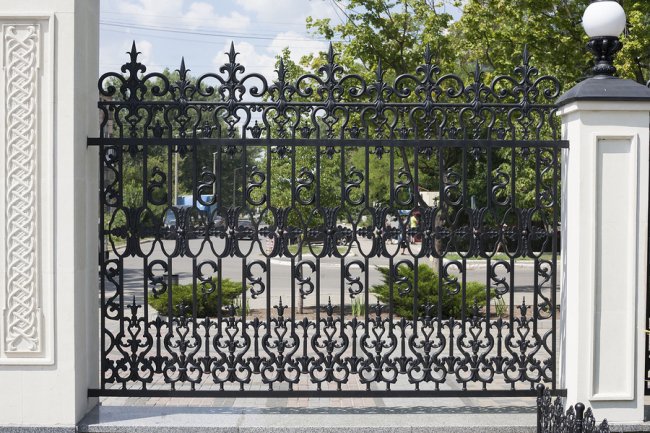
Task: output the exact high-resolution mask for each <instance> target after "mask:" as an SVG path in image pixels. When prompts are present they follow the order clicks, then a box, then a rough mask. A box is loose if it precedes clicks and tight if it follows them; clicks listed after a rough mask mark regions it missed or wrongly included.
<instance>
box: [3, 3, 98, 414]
mask: <svg viewBox="0 0 650 433" xmlns="http://www.w3.org/2000/svg"><path fill="white" fill-rule="evenodd" d="M0 32H2V40H0V54H1V55H2V65H3V70H2V74H0V88H1V89H2V90H0V92H2V95H3V100H4V101H5V104H3V105H2V106H0V110H2V111H1V112H0V130H1V134H0V147H1V150H2V152H0V153H1V156H0V162H1V163H0V166H1V167H0V191H2V199H0V206H2V211H1V212H0V215H1V216H0V219H2V221H0V222H1V223H2V224H0V226H2V227H6V228H7V229H6V230H4V231H3V232H2V233H1V234H0V242H1V243H2V245H1V246H0V251H2V252H1V253H0V305H1V308H2V319H3V320H2V324H0V384H2V386H1V387H0V408H2V409H1V410H0V426H7V425H47V426H70V427H72V426H74V425H75V423H76V422H77V421H78V420H79V419H80V418H81V417H82V416H83V415H84V414H85V413H86V411H87V409H88V407H89V406H91V405H93V404H94V402H93V401H91V400H89V399H88V398H87V397H86V395H87V389H88V388H89V387H95V386H97V381H98V371H99V370H98V355H97V352H98V350H97V349H98V343H97V341H98V332H99V330H98V325H97V313H98V296H97V293H98V291H97V284H98V283H97V234H96V229H97V218H98V206H97V176H98V174H97V172H98V160H97V152H96V150H94V149H87V147H86V138H87V137H88V136H89V135H96V134H97V129H98V125H97V108H96V100H97V87H96V81H97V77H98V49H99V46H98V41H99V1H97V0H83V1H81V0H76V1H75V0H24V1H19V2H2V4H1V5H0ZM17 84H19V85H17ZM21 89H22V90H21ZM12 191H13V192H12ZM23 264H24V266H23ZM27 265H29V266H27Z"/></svg>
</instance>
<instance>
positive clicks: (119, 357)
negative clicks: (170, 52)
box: [89, 44, 568, 397]
mask: <svg viewBox="0 0 650 433" xmlns="http://www.w3.org/2000/svg"><path fill="white" fill-rule="evenodd" d="M227 56H228V61H227V63H225V64H224V65H223V66H222V67H221V68H219V72H218V73H208V74H204V75H202V76H200V77H198V78H190V75H189V74H188V70H187V69H186V67H185V64H184V62H182V63H181V66H180V69H179V70H177V71H176V72H175V75H174V76H173V77H172V78H169V76H168V75H163V74H160V73H149V74H145V72H146V68H145V67H144V66H143V65H142V64H140V63H139V62H138V60H137V57H138V52H137V49H136V47H135V44H134V46H133V49H132V51H131V53H130V61H129V62H128V63H126V64H125V65H124V66H123V67H122V70H121V72H117V73H107V74H104V75H103V76H102V77H101V78H100V80H99V91H100V93H101V95H102V99H101V101H100V102H99V108H100V110H101V112H102V113H103V123H102V125H101V136H100V137H101V138H97V139H94V138H92V139H89V145H93V146H99V150H100V152H99V153H100V161H99V164H100V175H101V177H102V179H101V191H100V196H99V200H100V204H101V214H102V219H101V223H100V225H99V237H100V240H101V245H102V248H101V253H100V273H101V293H100V299H101V328H102V339H101V387H100V389H95V390H90V394H91V395H106V396H110V395H123V396H135V395H150V396H155V395H159V396H160V395H174V396H187V395H192V396H201V395H206V396H207V395H210V396H225V395H233V394H236V395H248V396H255V395H264V396H287V395H295V396H306V395H327V394H332V393H335V394H337V395H341V396H343V395H348V396H350V395H352V396H360V395H390V396H394V397H398V396H416V395H421V396H434V395H445V396H451V395H464V396H470V395H511V396H512V395H531V396H532V395H535V391H534V385H535V384H537V383H539V382H544V383H549V384H550V387H551V389H553V390H554V391H555V392H561V391H560V390H558V389H557V386H556V356H555V355H556V350H555V348H556V322H557V321H558V314H559V312H558V311H557V310H556V290H557V258H558V251H559V243H560V239H559V237H558V233H559V192H558V185H559V180H560V179H559V178H560V171H559V170H560V155H561V151H562V149H563V148H566V147H567V146H568V145H567V143H566V142H565V141H561V140H559V138H558V136H559V130H558V122H557V120H556V118H555V106H554V104H553V101H554V99H555V98H556V97H557V96H558V95H559V92H560V86H559V83H558V81H557V80H556V79H555V78H553V77H549V76H541V75H540V74H539V73H538V71H537V69H536V68H534V67H532V66H531V65H530V64H529V60H530V56H529V54H528V52H527V51H526V50H524V53H523V56H522V59H523V61H522V64H521V66H519V67H517V68H516V69H515V71H514V74H513V76H496V77H495V78H493V79H492V80H491V81H489V82H486V80H485V78H484V74H483V73H482V72H481V69H480V68H479V66H478V65H476V68H475V72H474V73H473V76H472V74H470V77H469V80H467V81H464V80H463V78H461V77H460V76H457V75H452V74H446V75H445V74H441V72H440V71H439V69H438V67H437V66H436V65H434V64H433V63H432V55H431V53H430V51H429V49H428V48H427V49H426V50H425V51H424V61H423V64H422V66H420V67H418V68H417V70H416V71H414V73H413V74H407V75H401V76H399V77H395V78H393V79H390V80H389V79H388V78H386V74H385V73H384V72H383V71H382V69H381V64H379V65H377V71H376V74H375V78H374V79H373V80H366V79H364V78H363V77H361V76H359V75H354V74H345V72H344V71H343V68H342V67H341V66H340V65H339V64H337V61H336V55H335V54H334V53H333V51H332V49H331V48H330V50H329V53H328V54H327V56H326V62H325V63H324V64H323V66H322V67H321V68H320V69H319V70H318V73H317V74H307V75H303V76H292V75H291V73H290V71H287V70H286V69H285V67H284V65H283V64H282V63H280V64H279V67H278V70H277V78H276V79H275V80H274V81H273V82H269V81H267V80H266V79H265V78H264V77H262V76H261V75H259V74H255V73H252V74H248V75H245V71H244V67H243V66H242V65H241V64H239V63H238V61H237V53H236V52H235V49H234V48H232V49H231V50H230V52H229V53H227Z"/></svg>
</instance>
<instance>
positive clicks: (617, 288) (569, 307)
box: [558, 78, 650, 422]
mask: <svg viewBox="0 0 650 433" xmlns="http://www.w3.org/2000/svg"><path fill="white" fill-rule="evenodd" d="M558 103H559V105H560V109H559V110H558V113H559V115H560V116H562V123H563V135H564V138H565V139H568V140H569V142H570V144H569V146H570V147H569V149H568V150H566V151H565V152H564V154H563V161H562V163H563V170H562V230H563V231H562V244H563V245H562V267H563V278H562V289H561V290H562V293H561V299H562V305H561V319H562V326H561V330H562V331H561V336H560V342H561V346H562V347H561V352H562V354H561V366H560V382H561V386H562V387H565V388H566V389H567V393H568V395H567V397H568V398H567V404H575V403H576V402H583V403H585V405H588V406H589V405H590V406H592V407H593V409H594V413H595V414H596V417H597V418H598V419H602V418H607V419H608V420H609V421H610V422H638V421H642V420H643V400H644V396H643V394H644V368H645V338H644V329H645V326H646V324H645V305H646V291H647V285H646V280H647V240H648V166H649V164H648V158H649V153H648V143H649V140H650V136H649V134H648V129H649V127H648V125H649V124H650V114H649V113H650V89H648V88H646V87H644V86H642V85H640V84H637V83H635V82H633V81H629V80H621V79H616V78H591V79H589V80H586V81H584V82H582V83H580V84H579V85H577V86H576V87H575V88H573V89H571V90H570V91H569V92H567V93H566V94H565V95H563V96H562V97H561V98H560V100H559V101H558Z"/></svg>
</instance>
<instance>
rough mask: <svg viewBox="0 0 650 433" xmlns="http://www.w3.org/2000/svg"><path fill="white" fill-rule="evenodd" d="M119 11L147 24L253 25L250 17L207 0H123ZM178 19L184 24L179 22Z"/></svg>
mask: <svg viewBox="0 0 650 433" xmlns="http://www.w3.org/2000/svg"><path fill="white" fill-rule="evenodd" d="M117 6H118V10H119V11H120V13H122V14H125V15H130V16H132V17H133V18H136V19H137V21H138V24H140V25H145V26H163V27H169V26H174V27H182V28H184V29H189V30H196V29H199V28H203V29H212V30H221V31H236V30H238V31H241V30H245V29H247V28H248V26H249V25H250V17H248V16H247V15H243V14H241V13H239V12H237V11H231V12H230V13H228V14H219V13H217V11H216V10H215V7H214V6H213V5H212V4H210V3H208V2H205V1H194V2H189V3H188V2H187V1H186V0H120V2H119V3H118V5H117ZM179 22H180V23H182V24H183V25H182V26H179Z"/></svg>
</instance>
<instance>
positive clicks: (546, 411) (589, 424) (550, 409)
mask: <svg viewBox="0 0 650 433" xmlns="http://www.w3.org/2000/svg"><path fill="white" fill-rule="evenodd" d="M537 393H538V394H537V433H610V429H609V424H608V423H607V420H603V421H602V422H601V423H600V424H598V425H597V424H596V418H595V417H594V414H593V412H592V410H591V408H588V409H587V410H585V405H584V404H582V403H577V404H576V405H575V406H569V407H568V408H567V409H566V410H565V409H564V403H563V402H562V400H563V399H562V397H556V398H555V402H553V400H552V398H551V393H550V391H549V390H548V389H546V387H544V385H542V384H539V385H537Z"/></svg>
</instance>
